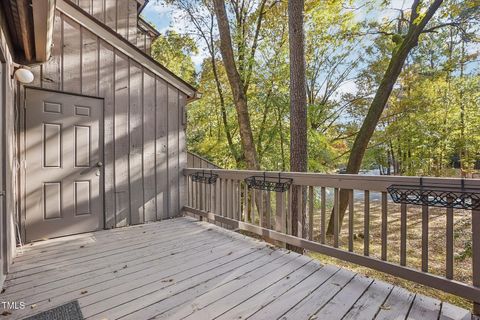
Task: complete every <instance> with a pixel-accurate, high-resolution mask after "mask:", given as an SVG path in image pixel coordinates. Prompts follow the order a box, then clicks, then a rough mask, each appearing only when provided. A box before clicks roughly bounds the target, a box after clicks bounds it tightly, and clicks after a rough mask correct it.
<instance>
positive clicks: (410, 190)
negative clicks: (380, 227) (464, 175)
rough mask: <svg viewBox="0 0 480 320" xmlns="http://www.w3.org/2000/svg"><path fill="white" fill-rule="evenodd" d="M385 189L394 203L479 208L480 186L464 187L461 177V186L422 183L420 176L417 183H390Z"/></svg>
mask: <svg viewBox="0 0 480 320" xmlns="http://www.w3.org/2000/svg"><path fill="white" fill-rule="evenodd" d="M387 191H388V193H389V194H390V197H392V200H393V202H395V203H406V204H416V205H426V206H431V207H443V208H456V209H470V210H473V209H479V208H480V188H472V187H465V182H464V180H463V179H462V183H461V186H460V187H457V186H435V185H424V184H423V178H420V184H419V185H402V184H392V185H391V186H389V187H388V188H387Z"/></svg>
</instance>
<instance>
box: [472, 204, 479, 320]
mask: <svg viewBox="0 0 480 320" xmlns="http://www.w3.org/2000/svg"><path fill="white" fill-rule="evenodd" d="M473 208H475V209H473V210H472V276H473V279H472V283H473V285H474V286H475V287H480V201H479V200H473ZM473 314H475V315H480V298H479V299H478V300H477V301H474V302H473Z"/></svg>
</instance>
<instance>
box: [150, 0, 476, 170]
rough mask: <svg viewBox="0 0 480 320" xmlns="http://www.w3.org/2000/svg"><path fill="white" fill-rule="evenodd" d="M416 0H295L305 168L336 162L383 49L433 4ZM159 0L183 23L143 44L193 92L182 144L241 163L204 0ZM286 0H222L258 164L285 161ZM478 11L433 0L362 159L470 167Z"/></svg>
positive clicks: (361, 118) (396, 165)
mask: <svg viewBox="0 0 480 320" xmlns="http://www.w3.org/2000/svg"><path fill="white" fill-rule="evenodd" d="M415 1H416V2H408V3H407V2H405V3H404V5H403V6H401V4H400V6H399V4H398V2H390V1H341V0H329V1H315V0H306V1H305V17H304V26H305V62H306V64H305V65H306V79H305V81H306V91H307V92H306V94H307V130H308V134H307V136H308V141H307V142H308V170H309V171H315V172H332V171H334V170H338V169H341V168H344V167H346V166H347V163H348V162H349V157H350V154H351V152H350V151H351V150H352V146H353V145H354V141H355V139H356V138H357V136H358V133H359V131H361V128H362V125H363V124H364V122H365V119H366V116H367V113H368V112H369V108H370V106H371V104H372V101H374V98H375V95H376V93H377V90H378V88H379V86H380V84H381V81H382V78H383V77H384V75H385V73H386V71H387V68H388V66H389V63H390V62H391V59H392V57H393V56H394V55H395V54H396V53H397V51H398V50H399V48H400V47H401V46H402V43H404V42H405V39H406V38H407V37H408V33H409V30H410V29H412V28H415V27H417V26H418V25H419V24H421V22H422V19H424V18H425V15H426V14H427V12H428V8H429V7H430V6H431V5H432V4H434V1H433V0H432V1H418V0H415ZM159 2H161V3H165V5H169V6H171V7H172V8H174V9H175V10H178V11H179V12H180V13H181V16H182V19H184V20H185V21H186V22H187V23H185V25H186V26H187V27H186V29H185V30H183V31H182V32H181V33H179V32H178V31H173V30H169V31H167V32H166V33H165V34H164V35H162V36H161V37H160V38H159V39H158V40H157V41H156V42H155V43H154V45H153V47H152V49H153V50H152V53H153V56H154V58H155V59H157V60H159V61H160V62H162V63H164V64H165V65H166V66H167V67H168V68H170V69H171V70H172V71H173V72H175V73H177V74H178V75H179V76H181V77H183V78H184V79H186V80H187V81H190V82H192V83H194V84H195V85H197V86H198V88H199V91H200V92H202V94H203V96H202V99H200V100H198V101H196V102H194V103H192V104H190V105H189V106H188V110H189V112H188V131H187V139H188V140H187V144H188V148H189V149H190V150H191V151H194V152H196V153H199V154H201V155H203V156H204V157H206V158H208V159H210V160H211V161H213V162H215V163H217V164H218V165H220V166H222V167H225V168H246V167H248V163H247V159H246V158H245V156H244V145H242V142H241V141H242V137H241V132H240V127H239V125H238V112H237V111H238V109H236V105H237V104H236V100H235V95H234V93H233V92H232V87H231V86H230V83H229V77H228V75H227V72H226V70H227V69H226V68H225V60H224V59H223V58H222V54H221V41H220V33H219V29H218V23H217V19H216V16H215V7H214V3H213V1H211V0H176V1H171V0H170V1H159ZM287 5H288V3H287V1H279V0H227V1H225V9H226V16H227V18H228V23H229V27H230V28H229V29H230V32H231V45H232V52H233V61H234V63H235V67H236V69H237V71H238V74H239V79H240V81H241V85H242V87H243V88H244V93H245V96H246V101H247V102H248V103H247V104H246V105H247V110H248V115H249V119H250V120H249V121H250V125H251V132H252V137H253V144H254V148H255V151H256V154H257V159H258V165H259V167H260V168H262V169H270V170H289V169H290V168H289V163H290V153H289V143H290V115H289V103H290V95H289V92H290V91H289V89H290V88H289V83H290V79H289V77H290V73H289V72H290V71H289V70H290V60H289V46H288V44H289V39H288V23H287V22H288V11H287ZM412 8H414V9H412ZM479 20H480V9H479V4H478V2H477V1H476V0H446V1H443V3H442V2H440V4H439V7H438V9H437V10H436V13H435V14H434V15H433V16H432V17H431V18H430V19H429V21H428V23H426V25H425V26H424V28H423V30H422V32H421V33H420V34H419V35H418V39H417V40H416V43H414V44H415V45H414V46H413V47H412V48H411V50H410V51H409V52H408V54H407V55H406V58H405V62H404V63H403V64H402V67H401V71H400V73H399V75H398V78H397V79H396V81H394V85H393V87H392V90H391V94H389V96H388V99H387V102H386V104H385V106H384V109H383V110H382V111H381V115H380V118H379V120H378V123H376V125H375V126H374V129H375V130H374V132H373V135H372V136H371V138H370V139H369V141H368V145H367V148H366V151H365V156H364V157H362V158H363V161H362V162H361V169H365V170H369V169H373V168H376V169H379V170H380V171H381V173H384V174H387V173H390V174H402V175H419V174H422V175H436V176H440V175H442V176H452V175H458V174H459V170H458V169H456V168H461V169H462V170H463V171H465V172H469V171H472V170H474V169H475V168H476V167H477V168H478V166H479V165H480V163H479V162H480V151H479V150H480V133H479V131H478V128H479V127H480V107H479V106H480V90H479V89H480V73H479V72H480V69H479V65H480V64H479V53H480V45H479V42H480V36H479V31H480V30H479V29H480V27H479V26H480V23H479V22H480V21H479ZM409 21H410V27H409ZM409 28H410V29H409ZM198 52H200V53H201V56H202V57H203V61H202V62H201V63H200V64H195V63H194V61H193V59H192V56H193V55H196V54H197V53H198Z"/></svg>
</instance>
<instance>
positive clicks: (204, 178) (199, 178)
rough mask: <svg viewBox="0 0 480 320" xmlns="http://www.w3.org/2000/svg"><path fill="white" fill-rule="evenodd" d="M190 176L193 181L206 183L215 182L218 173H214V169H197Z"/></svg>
mask: <svg viewBox="0 0 480 320" xmlns="http://www.w3.org/2000/svg"><path fill="white" fill-rule="evenodd" d="M190 176H191V177H192V181H194V182H200V183H205V184H214V183H215V182H217V179H218V174H215V173H213V172H212V170H210V171H209V172H205V170H202V171H197V172H195V173H192V174H191V175H190Z"/></svg>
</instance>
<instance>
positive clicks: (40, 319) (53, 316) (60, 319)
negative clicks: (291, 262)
mask: <svg viewBox="0 0 480 320" xmlns="http://www.w3.org/2000/svg"><path fill="white" fill-rule="evenodd" d="M24 320H83V315H82V311H81V310H80V305H79V304H78V301H77V300H75V301H71V302H69V303H66V304H64V305H61V306H59V307H56V308H53V309H50V310H47V311H44V312H41V313H39V314H36V315H34V316H31V317H28V318H25V319H24Z"/></svg>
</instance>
